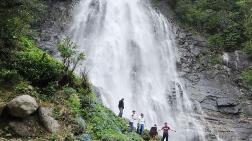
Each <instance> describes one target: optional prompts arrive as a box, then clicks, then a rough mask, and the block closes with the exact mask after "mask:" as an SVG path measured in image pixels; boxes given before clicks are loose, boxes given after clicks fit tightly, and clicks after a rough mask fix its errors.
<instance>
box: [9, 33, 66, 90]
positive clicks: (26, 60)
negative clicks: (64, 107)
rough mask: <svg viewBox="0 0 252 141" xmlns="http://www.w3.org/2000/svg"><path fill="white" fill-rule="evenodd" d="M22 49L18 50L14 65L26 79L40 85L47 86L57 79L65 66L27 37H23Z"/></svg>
mask: <svg viewBox="0 0 252 141" xmlns="http://www.w3.org/2000/svg"><path fill="white" fill-rule="evenodd" d="M22 44H23V46H24V48H23V50H22V51H19V52H16V53H15V57H14V61H13V64H12V67H13V68H15V69H16V70H17V71H18V72H19V73H20V74H21V75H22V76H23V77H24V78H25V79H27V80H29V81H31V82H32V83H33V84H35V85H38V86H42V87H44V86H47V85H48V83H49V82H53V81H57V80H58V79H59V77H60V74H61V72H62V69H63V66H62V64H61V63H60V62H58V61H56V60H55V59H54V58H52V57H51V56H49V55H48V54H47V53H45V52H43V51H41V50H40V49H38V48H36V47H35V45H34V43H33V42H31V41H30V40H28V39H27V38H22Z"/></svg>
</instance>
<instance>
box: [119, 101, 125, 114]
mask: <svg viewBox="0 0 252 141" xmlns="http://www.w3.org/2000/svg"><path fill="white" fill-rule="evenodd" d="M118 108H119V111H120V112H119V114H118V116H119V117H122V115H123V109H124V98H122V99H121V100H120V101H119V104H118Z"/></svg>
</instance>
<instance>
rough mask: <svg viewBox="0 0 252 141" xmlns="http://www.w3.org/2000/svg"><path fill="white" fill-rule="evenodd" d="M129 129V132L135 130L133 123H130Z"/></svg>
mask: <svg viewBox="0 0 252 141" xmlns="http://www.w3.org/2000/svg"><path fill="white" fill-rule="evenodd" d="M129 128H130V129H129V131H130V132H132V131H133V128H134V127H133V122H129Z"/></svg>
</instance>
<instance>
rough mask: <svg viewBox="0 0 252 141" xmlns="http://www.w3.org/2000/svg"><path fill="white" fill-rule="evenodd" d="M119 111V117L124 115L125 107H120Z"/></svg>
mask: <svg viewBox="0 0 252 141" xmlns="http://www.w3.org/2000/svg"><path fill="white" fill-rule="evenodd" d="M119 111H120V112H119V114H118V116H119V117H122V115H123V108H119Z"/></svg>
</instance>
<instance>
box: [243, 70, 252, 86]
mask: <svg viewBox="0 0 252 141" xmlns="http://www.w3.org/2000/svg"><path fill="white" fill-rule="evenodd" d="M241 76H242V79H243V80H244V81H245V82H246V83H247V84H248V85H250V86H252V68H250V69H249V70H246V71H243V72H242V75H241Z"/></svg>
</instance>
